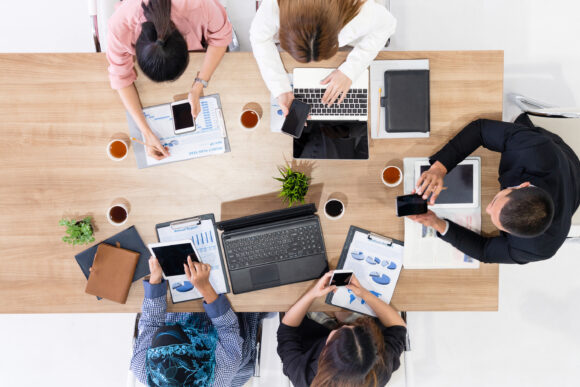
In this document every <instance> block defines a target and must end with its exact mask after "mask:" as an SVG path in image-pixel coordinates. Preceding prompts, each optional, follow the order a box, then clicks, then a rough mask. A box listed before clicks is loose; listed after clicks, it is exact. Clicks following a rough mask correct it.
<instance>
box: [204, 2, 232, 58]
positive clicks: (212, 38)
mask: <svg viewBox="0 0 580 387" xmlns="http://www.w3.org/2000/svg"><path fill="white" fill-rule="evenodd" d="M203 4H204V7H205V14H206V17H207V19H206V20H207V22H206V27H205V31H204V32H205V39H206V42H207V44H208V45H211V46H217V47H224V46H227V45H228V44H230V43H231V41H232V24H231V23H230V21H229V20H228V16H227V14H226V10H225V8H224V7H223V6H222V5H221V4H220V3H219V2H218V0H211V1H204V2H203Z"/></svg>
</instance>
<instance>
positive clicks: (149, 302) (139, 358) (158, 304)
mask: <svg viewBox="0 0 580 387" xmlns="http://www.w3.org/2000/svg"><path fill="white" fill-rule="evenodd" d="M149 269H150V271H151V277H150V278H149V280H144V281H143V287H144V289H145V298H144V299H143V306H142V308H141V318H140V319H139V326H138V329H139V334H138V336H137V339H136V340H135V345H134V347H133V357H132V358H131V366H130V368H131V371H133V373H134V374H135V377H136V378H137V380H139V381H140V382H141V383H143V384H147V381H146V379H147V375H146V372H145V361H146V357H147V350H148V349H149V347H150V346H151V342H152V341H153V337H154V335H155V332H156V331H157V329H159V328H160V327H162V326H164V325H165V311H166V310H167V299H166V298H165V295H166V293H167V286H166V285H165V281H164V280H163V278H162V275H161V267H160V266H159V262H158V261H157V259H156V258H154V257H152V258H150V259H149Z"/></svg>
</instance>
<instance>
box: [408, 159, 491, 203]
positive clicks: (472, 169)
mask: <svg viewBox="0 0 580 387" xmlns="http://www.w3.org/2000/svg"><path fill="white" fill-rule="evenodd" d="M430 167H431V164H429V160H427V159H426V160H421V161H417V162H416V163H415V182H414V183H415V184H414V186H415V187H416V186H417V181H419V177H420V176H421V174H422V173H423V172H425V171H426V170H428V169H429V168H430ZM480 171H481V170H480V161H479V158H471V157H470V158H467V159H465V160H463V161H462V162H460V163H459V164H457V166H456V167H455V168H453V169H452V170H451V172H449V173H448V174H447V175H445V178H444V179H443V185H444V186H445V187H446V189H445V190H443V191H441V193H440V194H439V196H438V197H437V200H436V202H435V204H434V205H432V206H429V207H432V208H477V207H479V197H480V181H481V177H480Z"/></svg>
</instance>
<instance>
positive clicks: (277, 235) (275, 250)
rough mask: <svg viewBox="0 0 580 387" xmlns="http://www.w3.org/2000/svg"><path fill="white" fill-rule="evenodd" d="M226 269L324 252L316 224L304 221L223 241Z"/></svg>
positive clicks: (318, 226) (319, 231)
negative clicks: (301, 223)
mask: <svg viewBox="0 0 580 387" xmlns="http://www.w3.org/2000/svg"><path fill="white" fill-rule="evenodd" d="M223 242H224V249H225V251H226V257H227V260H228V265H229V268H230V270H237V269H244V268H247V267H253V266H259V265H264V264H268V263H274V262H280V261H285V260H288V259H295V258H301V257H307V256H310V255H315V254H321V253H324V241H323V240H322V232H321V230H320V224H318V223H316V224H308V225H305V226H298V227H292V228H284V229H281V230H276V231H272V232H270V231H268V232H264V233H259V234H254V235H249V236H243V237H237V236H232V237H231V238H227V239H225V240H224V241H223Z"/></svg>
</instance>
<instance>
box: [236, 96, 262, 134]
mask: <svg viewBox="0 0 580 387" xmlns="http://www.w3.org/2000/svg"><path fill="white" fill-rule="evenodd" d="M261 118H262V107H261V106H260V104H258V103H256V102H250V103H247V104H245V105H244V108H243V109H242V113H241V114H240V124H241V125H242V127H243V128H244V129H247V130H254V129H256V127H257V126H258V125H259V124H260V119H261Z"/></svg>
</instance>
